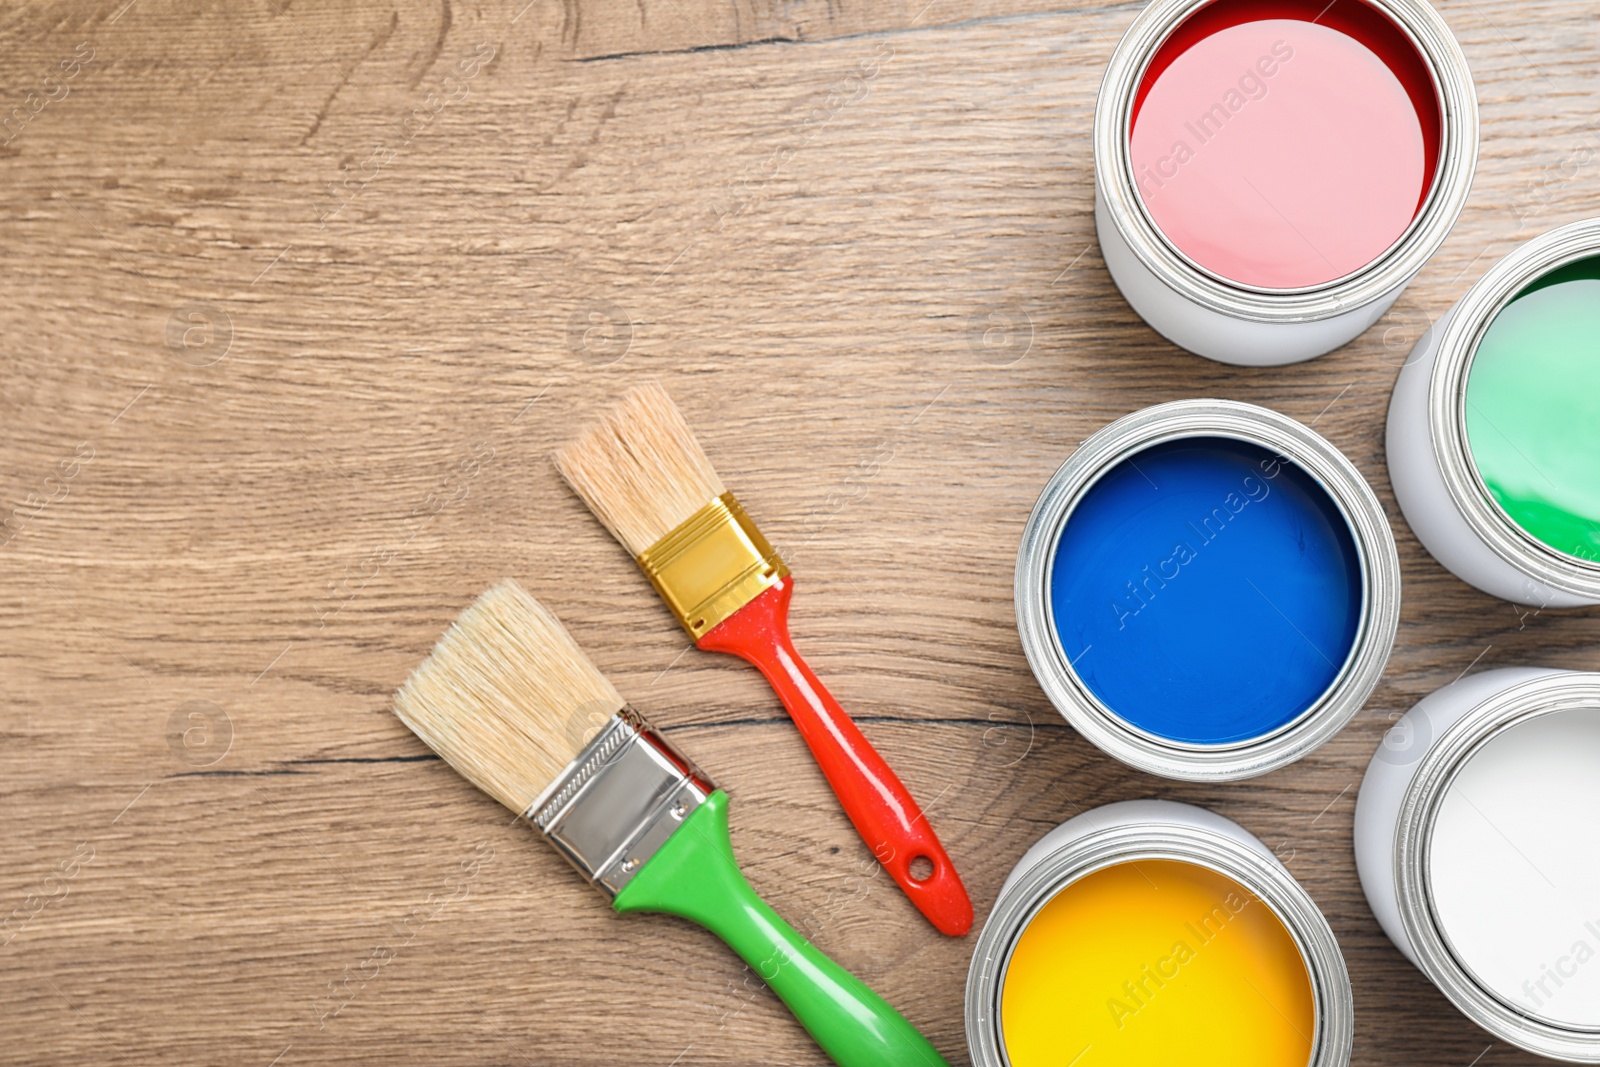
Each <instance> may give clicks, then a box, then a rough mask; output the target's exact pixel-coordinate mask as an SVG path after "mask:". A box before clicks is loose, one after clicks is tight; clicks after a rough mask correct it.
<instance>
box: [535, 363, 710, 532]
mask: <svg viewBox="0 0 1600 1067" xmlns="http://www.w3.org/2000/svg"><path fill="white" fill-rule="evenodd" d="M556 467H557V468H558V469H559V470H560V471H561V476H562V477H563V478H565V479H566V480H567V484H568V485H570V486H572V488H573V491H575V492H576V493H577V494H578V495H579V496H580V497H582V498H583V502H584V503H585V504H588V505H589V510H590V511H593V512H594V513H595V516H596V517H597V518H598V519H599V520H600V521H601V522H602V523H604V524H605V527H606V529H608V530H610V531H611V535H612V536H613V537H615V538H616V539H617V540H618V541H621V542H622V544H623V547H625V548H627V550H628V551H629V552H630V553H631V554H632V555H635V556H637V555H639V554H640V553H641V552H643V551H644V550H645V549H647V548H649V547H650V546H651V545H653V544H655V543H656V542H657V541H659V540H661V539H662V538H663V537H665V536H666V535H667V534H669V533H671V532H672V530H673V529H674V528H676V527H677V526H678V525H679V524H680V523H682V522H683V521H684V520H685V519H687V518H688V517H689V516H691V515H693V514H694V513H695V512H696V511H699V510H700V509H701V508H703V507H705V506H706V505H707V504H709V503H710V502H711V501H713V500H715V499H716V498H717V497H719V496H721V495H722V494H723V493H725V492H727V490H726V489H724V488H723V486H722V479H720V478H718V477H717V472H716V470H715V469H714V468H713V467H712V466H711V461H710V460H708V459H706V454H705V452H704V451H702V450H701V448H700V442H699V441H696V440H695V437H694V432H693V431H692V430H690V429H689V424H688V423H687V422H685V421H684V418H683V413H682V412H680V411H679V410H678V406H677V405H676V404H674V403H673V402H672V398H671V397H670V396H668V395H667V391H666V390H665V389H663V388H661V386H659V385H656V384H655V383H653V382H652V383H650V384H647V385H642V386H639V387H637V388H635V389H632V390H629V392H628V393H627V394H626V395H625V396H624V397H623V398H622V399H621V400H620V401H618V402H617V404H616V406H615V407H613V408H612V409H611V410H610V411H608V412H606V414H605V415H604V416H603V417H602V418H601V419H600V421H599V422H597V423H595V424H594V425H592V426H590V427H589V428H587V429H586V430H584V431H583V432H582V433H581V434H579V435H578V437H577V438H576V439H574V440H573V441H571V442H570V443H569V444H567V446H566V447H565V448H563V449H561V450H560V451H559V452H557V453H556Z"/></svg>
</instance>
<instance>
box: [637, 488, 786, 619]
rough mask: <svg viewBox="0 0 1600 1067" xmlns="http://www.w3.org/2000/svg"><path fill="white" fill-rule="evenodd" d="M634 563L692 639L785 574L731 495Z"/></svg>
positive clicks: (696, 515) (699, 513)
mask: <svg viewBox="0 0 1600 1067" xmlns="http://www.w3.org/2000/svg"><path fill="white" fill-rule="evenodd" d="M639 566H640V568H641V569H643V571H644V573H645V574H646V575H648V576H649V578H650V584H652V585H654V586H655V587H656V592H658V593H660V594H661V599H662V600H665V601H666V602H667V607H669V608H671V609H672V613H673V614H674V615H676V616H677V617H678V622H679V624H681V625H682V626H683V628H684V629H685V630H687V631H688V632H689V636H690V637H691V638H693V639H694V640H696V641H698V640H700V638H702V637H704V636H705V635H706V633H707V631H709V630H711V629H712V628H713V627H715V626H716V625H717V624H718V623H720V622H722V621H723V620H725V619H726V618H728V616H730V615H732V614H733V613H734V612H736V611H738V610H739V609H740V608H742V607H744V606H745V605H746V604H748V603H750V601H752V600H754V599H755V598H756V597H757V596H758V595H759V594H760V593H762V592H763V591H765V590H766V589H768V588H770V587H771V586H773V585H776V584H777V583H778V582H779V581H781V580H782V579H784V578H786V577H788V575H789V568H788V567H786V566H784V563H783V559H782V558H781V557H780V556H779V555H778V553H777V551H776V550H774V549H773V547H772V546H771V545H770V544H768V543H767V539H766V538H765V537H762V536H761V531H760V530H758V529H756V524H755V523H753V522H751V521H750V516H748V515H746V514H745V513H744V508H742V507H740V506H739V502H738V501H737V500H735V499H734V498H733V494H732V493H723V494H722V495H721V496H719V497H717V498H716V499H715V500H713V501H711V503H709V504H707V505H706V506H705V507H703V508H701V509H700V510H699V511H697V512H695V513H694V514H693V515H690V516H689V517H688V518H687V519H685V520H684V521H683V522H681V523H680V524H678V526H677V528H676V529H674V530H673V531H672V532H671V533H669V534H667V535H666V536H665V537H663V538H662V539H661V540H659V541H657V542H656V543H655V544H653V545H651V546H650V547H649V548H647V549H645V550H644V551H643V552H641V553H640V554H639Z"/></svg>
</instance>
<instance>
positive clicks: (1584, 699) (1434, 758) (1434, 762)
mask: <svg viewBox="0 0 1600 1067" xmlns="http://www.w3.org/2000/svg"><path fill="white" fill-rule="evenodd" d="M1597 703H1600V674H1594V673H1590V672H1586V671H1562V672H1560V673H1557V674H1547V675H1542V676H1540V677H1537V678H1531V679H1528V680H1526V681H1522V682H1516V683H1513V684H1512V685H1510V686H1507V687H1506V688H1504V689H1500V690H1498V691H1496V692H1495V693H1493V694H1491V695H1490V696H1488V697H1486V698H1485V699H1483V700H1482V701H1480V702H1479V703H1478V704H1477V705H1476V706H1475V707H1473V708H1472V709H1471V710H1470V711H1468V712H1467V713H1466V714H1465V715H1463V716H1462V717H1461V718H1460V719H1458V720H1456V722H1455V723H1454V724H1452V725H1451V726H1450V727H1449V728H1448V729H1446V730H1445V731H1444V732H1443V733H1441V734H1440V735H1439V737H1437V738H1436V739H1435V740H1434V741H1433V743H1432V744H1431V745H1429V747H1428V750H1427V752H1426V753H1424V754H1423V757H1422V760H1421V761H1420V762H1419V763H1418V765H1417V769H1416V773H1415V774H1414V775H1413V776H1412V778H1411V782H1410V784H1409V785H1408V786H1407V787H1406V791H1405V794H1404V796H1403V797H1402V798H1401V801H1400V811H1399V815H1398V816H1397V818H1396V821H1395V834H1394V858H1393V863H1394V872H1395V897H1396V903H1397V904H1398V905H1399V910H1400V922H1401V925H1402V927H1403V928H1404V930H1405V934H1406V938H1407V940H1408V941H1409V942H1410V944H1411V948H1412V951H1413V953H1414V954H1415V956H1416V959H1417V966H1418V967H1420V968H1421V970H1422V972H1423V973H1424V974H1426V975H1427V976H1428V978H1429V980H1430V981H1432V982H1433V984H1434V985H1435V986H1437V987H1438V988H1439V989H1440V991H1442V992H1443V993H1444V995H1445V996H1446V997H1448V998H1449V1000H1450V1002H1451V1003H1452V1004H1454V1005H1455V1006H1456V1009H1457V1010H1458V1011H1460V1012H1461V1013H1462V1014H1463V1015H1465V1016H1466V1017H1467V1018H1469V1019H1471V1020H1472V1021H1473V1022H1475V1023H1477V1024H1478V1025H1479V1026H1481V1027H1483V1028H1484V1029H1485V1030H1487V1031H1489V1032H1490V1033H1491V1034H1493V1035H1494V1036H1496V1037H1498V1038H1500V1039H1502V1040H1504V1041H1507V1042H1509V1043H1510V1044H1513V1045H1516V1046H1517V1047H1518V1048H1522V1049H1525V1050H1527V1051H1529V1052H1533V1053H1537V1054H1538V1055H1541V1056H1549V1057H1551V1058H1553V1059H1559V1060H1566V1061H1567V1062H1570V1063H1600V1027H1597V1028H1594V1029H1584V1028H1578V1027H1572V1026H1560V1025H1557V1024H1554V1023H1549V1022H1545V1021H1543V1020H1539V1019H1535V1018H1533V1017H1532V1016H1529V1015H1527V1014H1524V1013H1523V1012H1522V1011H1519V1010H1518V1009H1517V1008H1516V1007H1515V1006H1514V1005H1512V1004H1511V1003H1510V1002H1509V1001H1506V1000H1504V999H1502V998H1501V997H1499V996H1497V995H1496V994H1495V993H1494V992H1493V991H1491V990H1490V989H1488V988H1487V987H1486V986H1485V985H1483V984H1482V983H1481V982H1479V981H1478V979H1477V978H1476V977H1474V976H1473V974H1472V972H1471V971H1470V970H1468V969H1467V967H1466V966H1465V965H1464V964H1463V963H1462V962H1461V961H1460V960H1459V959H1457V958H1456V955H1455V953H1454V952H1452V951H1451V949H1450V946H1449V943H1448V942H1447V940H1446V938H1445V935H1444V930H1443V928H1442V926H1441V924H1440V922H1439V918H1438V912H1437V910H1436V908H1435V906H1434V898H1433V889H1432V877H1431V871H1430V869H1429V864H1428V857H1429V854H1430V852H1431V848H1432V843H1433V829H1434V825H1435V823H1436V821H1437V818H1438V814H1439V806H1440V804H1442V803H1443V801H1444V796H1445V794H1446V792H1447V791H1448V790H1449V787H1450V783H1451V782H1453V781H1454V780H1455V777H1456V775H1457V774H1459V773H1460V772H1461V769H1462V768H1463V767H1465V766H1466V764H1467V761H1468V760H1470V759H1471V758H1472V756H1473V755H1474V754H1476V753H1477V752H1478V751H1479V750H1480V749H1481V748H1482V747H1483V746H1484V745H1485V744H1487V743H1488V742H1489V741H1490V740H1492V739H1494V738H1496V737H1498V736H1500V735H1501V734H1503V733H1505V732H1506V731H1507V730H1510V729H1513V728H1514V727H1516V726H1518V725H1520V724H1522V723H1525V722H1527V721H1529V720H1530V719H1534V718H1538V717H1540V716H1543V715H1549V714H1554V713H1556V712H1560V711H1569V710H1573V709H1575V708H1592V707H1595V706H1596V704H1597Z"/></svg>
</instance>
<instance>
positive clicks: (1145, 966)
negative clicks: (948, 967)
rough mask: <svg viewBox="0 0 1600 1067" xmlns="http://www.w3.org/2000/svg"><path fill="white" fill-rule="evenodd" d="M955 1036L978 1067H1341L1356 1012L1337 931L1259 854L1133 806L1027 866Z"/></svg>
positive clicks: (1180, 811)
mask: <svg viewBox="0 0 1600 1067" xmlns="http://www.w3.org/2000/svg"><path fill="white" fill-rule="evenodd" d="M966 1024H967V1046H968V1048H969V1049H970V1050H971V1053H972V1062H973V1064H974V1065H975V1067H1002V1065H1004V1067H1043V1065H1046V1064H1048V1065H1050V1067H1061V1065H1064V1064H1072V1063H1078V1062H1080V1057H1081V1062H1082V1063H1084V1064H1088V1063H1094V1064H1098V1065H1101V1067H1145V1065H1147V1064H1178V1063H1197V1062H1204V1063H1212V1062H1216V1063H1223V1062H1226V1063H1228V1064H1229V1065H1230V1067H1291V1065H1292V1067H1301V1065H1306V1067H1343V1065H1344V1064H1347V1063H1349V1062H1350V1050H1351V1042H1352V1033H1353V1026H1354V1010H1353V1007H1352V1002H1351V994H1350V976H1349V974H1348V972H1347V971H1346V969H1345V964H1344V958H1343V957H1342V956H1341V955H1340V953H1339V945H1338V942H1337V941H1336V940H1335V939H1334V936H1333V931H1332V930H1331V929H1329V928H1328V923H1327V920H1326V919H1324V918H1323V916H1322V913H1321V912H1320V911H1318V910H1317V906H1316V904H1314V903H1313V902H1312V900H1311V898H1310V897H1309V896H1308V895H1307V894H1306V891H1305V890H1304V889H1303V888H1301V886H1300V883H1298V882H1296V881H1295V880H1294V877H1293V876H1292V875H1290V874H1289V872H1288V870H1287V869H1285V868H1284V866H1283V865H1282V864H1281V863H1279V862H1278V861H1277V859H1276V858H1275V857H1274V856H1273V855H1272V853H1271V852H1269V851H1267V848H1266V846H1265V845H1263V844H1262V843H1261V842H1260V841H1259V840H1257V839H1256V838H1255V837H1254V836H1252V835H1251V834H1249V833H1248V832H1246V831H1245V830H1244V829H1242V828H1241V827H1239V826H1238V825H1237V824H1235V823H1233V822H1230V821H1229V820H1227V819H1224V818H1223V817H1222V816H1220V815H1216V814H1214V813H1212V812H1209V811H1206V810H1205V809H1203V808H1196V807H1192V806H1190V805H1188V804H1175V803H1172V802H1170V801H1164V800H1132V801H1125V802H1123V803H1119V804H1108V805H1106V806H1104V807H1101V808H1095V809H1094V810H1092V811H1088V812H1085V813H1084V814H1082V815H1079V816H1077V817H1076V818H1074V819H1071V820H1069V821H1068V822H1066V823H1063V824H1062V825H1061V826H1058V827H1057V828H1056V829H1054V830H1052V831H1050V833H1048V834H1046V835H1045V836H1044V837H1043V838H1042V839H1041V840H1040V841H1039V842H1038V843H1037V844H1035V845H1034V846H1033V847H1032V848H1031V849H1029V850H1028V852H1027V853H1026V854H1025V855H1024V856H1023V857H1022V860H1021V862H1019V863H1018V864H1017V866H1016V868H1015V869H1014V870H1013V871H1012V872H1011V876H1010V877H1009V878H1007V879H1006V882H1005V885H1004V886H1003V887H1002V888H1001V890H1000V896H999V898H998V899H997V900H996V901H995V905H994V910H993V911H992V912H991V913H990V915H989V919H988V922H987V923H985V924H984V927H983V933H982V934H981V935H980V936H979V938H978V943H977V945H976V947H975V949H974V953H973V958H972V968H971V970H970V971H969V972H968V975H967V996H966ZM1091 1050H1092V1051H1091Z"/></svg>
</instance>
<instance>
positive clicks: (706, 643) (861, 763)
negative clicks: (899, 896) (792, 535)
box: [697, 577, 972, 937]
mask: <svg viewBox="0 0 1600 1067" xmlns="http://www.w3.org/2000/svg"><path fill="white" fill-rule="evenodd" d="M793 596H794V579H793V578H790V577H786V578H784V579H782V580H781V581H779V582H778V584H776V585H774V586H772V588H770V589H768V590H766V591H765V592H763V593H761V594H760V595H759V596H757V597H756V598H755V599H754V600H752V601H750V603H748V604H746V605H745V606H744V607H742V608H740V609H739V610H738V611H737V612H736V613H735V614H733V615H731V616H729V617H728V618H727V619H726V620H724V621H723V622H722V623H720V624H719V625H718V626H716V627H715V628H714V629H712V630H711V631H710V632H709V633H707V634H705V635H704V636H703V637H701V638H700V640H699V642H697V643H698V645H699V647H701V648H703V649H706V650H708V651H711V652H732V653H733V654H734V655H736V656H740V657H742V658H744V659H746V660H749V661H750V662H751V663H754V664H755V665H756V666H757V667H759V668H760V669H761V673H762V674H764V675H766V676H767V681H769V682H771V683H772V688H773V689H774V690H775V691H776V692H777V694H778V697H779V698H780V699H781V700H782V701H783V706H784V707H786V708H788V709H789V717H790V718H792V719H793V720H794V724H795V725H796V726H798V727H799V728H800V736H801V737H803V738H804V739H805V742H806V744H807V745H808V746H809V747H810V748H811V754H812V755H813V756H815V757H816V759H817V763H818V764H819V765H820V766H821V767H822V773H823V774H824V775H825V776H827V779H828V784H829V785H830V786H832V787H833V791H834V793H836V794H837V795H838V797H839V802H840V803H841V804H842V805H843V806H844V810H845V814H847V815H849V816H850V821H851V822H852V823H854V824H855V828H856V832H857V833H859V834H860V835H861V837H862V839H863V840H864V841H866V843H867V846H868V847H869V848H871V849H872V854H873V855H874V856H876V857H877V858H878V862H880V863H882V864H883V866H884V868H885V869H886V870H888V872H889V874H890V875H891V876H892V877H893V878H894V880H895V881H896V882H897V883H899V885H900V888H901V889H903V890H905V893H906V896H908V897H910V898H911V902H912V903H913V904H915V905H916V906H917V909H918V910H919V911H921V912H922V914H924V915H926V916H927V917H928V921H929V922H931V923H933V925H934V926H936V927H938V929H939V931H940V932H941V933H945V934H950V935H951V936H953V937H959V936H961V935H962V934H964V933H966V932H967V931H968V930H970V929H972V901H971V900H970V899H968V897H967V891H966V888H965V887H964V886H962V884H961V877H960V876H959V875H958V874H956V868H955V864H953V863H951V862H950V857H949V855H947V854H946V853H945V850H944V846H943V845H941V844H940V843H939V838H938V836H937V835H935V834H934V832H933V828H932V827H931V826H929V825H928V820H927V819H926V818H924V817H923V814H922V809H921V808H919V807H917V802H916V801H915V800H913V799H912V798H911V793H910V791H909V790H907V789H906V787H905V785H904V784H902V783H901V781H900V779H899V778H897V777H896V776H895V773H894V771H892V770H890V769H889V764H888V763H886V762H884V759H883V757H882V756H880V755H878V750H877V749H875V748H873V747H872V743H871V742H869V741H868V740H867V739H866V737H865V736H863V735H862V733H861V730H860V729H859V728H857V726H856V724H855V723H854V722H852V721H851V720H850V716H848V715H846V714H845V712H844V709H843V708H841V707H840V706H839V702H838V701H837V700H835V699H833V695H832V694H831V693H829V692H828V691H827V690H826V689H825V688H823V685H822V683H821V682H819V681H818V680H817V676H816V675H815V674H812V673H811V668H810V667H808V666H806V661H805V660H803V659H801V658H800V653H799V652H797V651H795V647H794V642H793V641H792V640H791V639H790V637H789V600H790V598H791V597H793ZM918 858H921V859H925V860H927V861H928V862H929V863H931V864H932V865H933V873H932V874H930V875H929V876H928V877H926V878H924V879H922V880H921V881H918V880H917V879H915V878H913V877H912V876H911V864H912V861H914V860H916V859H918Z"/></svg>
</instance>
